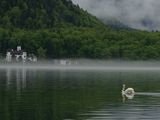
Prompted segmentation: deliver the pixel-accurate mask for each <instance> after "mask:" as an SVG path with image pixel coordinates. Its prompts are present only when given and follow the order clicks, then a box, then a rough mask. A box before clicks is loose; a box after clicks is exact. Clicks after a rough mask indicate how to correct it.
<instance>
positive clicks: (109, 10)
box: [72, 0, 160, 30]
mask: <svg viewBox="0 0 160 120" xmlns="http://www.w3.org/2000/svg"><path fill="white" fill-rule="evenodd" d="M72 1H73V3H75V4H79V6H80V7H82V8H83V9H85V10H87V11H88V12H90V13H91V14H93V15H95V16H97V17H98V18H101V19H112V18H113V19H117V20H119V21H120V22H122V23H125V24H127V25H128V26H130V27H133V28H138V29H146V30H153V29H154V30H160V15H159V14H160V13H159V11H160V7H159V6H160V1H159V0H72Z"/></svg>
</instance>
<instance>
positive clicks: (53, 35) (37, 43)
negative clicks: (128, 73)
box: [0, 0, 160, 60]
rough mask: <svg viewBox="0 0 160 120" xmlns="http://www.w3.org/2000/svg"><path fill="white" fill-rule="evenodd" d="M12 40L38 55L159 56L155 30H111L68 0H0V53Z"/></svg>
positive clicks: (159, 35) (159, 43)
mask: <svg viewBox="0 0 160 120" xmlns="http://www.w3.org/2000/svg"><path fill="white" fill-rule="evenodd" d="M118 25H121V23H120V24H118ZM116 26H117V25H116ZM17 45H21V46H22V48H23V49H25V50H26V51H27V52H29V53H34V54H35V55H37V56H38V57H39V58H96V59H97V58H99V59H145V60H146V59H160V33H159V32H147V31H139V30H134V29H133V30H128V29H121V28H119V29H113V28H112V27H108V26H106V25H104V24H103V23H102V22H101V21H99V20H98V19H97V18H96V17H94V16H92V15H90V14H88V13H87V12H86V11H84V10H83V9H81V8H79V6H77V5H74V4H72V2H71V1H70V0H14V1H13V0H1V1H0V57H1V55H3V56H5V54H6V51H7V49H10V48H14V49H15V48H16V46H17Z"/></svg>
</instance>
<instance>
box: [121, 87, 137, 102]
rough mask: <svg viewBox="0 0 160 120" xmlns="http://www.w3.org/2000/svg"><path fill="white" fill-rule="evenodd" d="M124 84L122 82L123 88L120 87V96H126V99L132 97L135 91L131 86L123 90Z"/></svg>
mask: <svg viewBox="0 0 160 120" xmlns="http://www.w3.org/2000/svg"><path fill="white" fill-rule="evenodd" d="M125 87H126V85H125V84H123V88H122V96H126V97H127V98H128V99H133V98H134V95H135V91H134V89H133V88H127V89H126V90H125Z"/></svg>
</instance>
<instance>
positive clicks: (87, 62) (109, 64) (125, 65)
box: [0, 59, 160, 71]
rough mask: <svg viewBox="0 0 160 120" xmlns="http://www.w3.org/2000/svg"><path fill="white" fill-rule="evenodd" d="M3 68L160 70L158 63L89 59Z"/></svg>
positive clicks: (1, 66)
mask: <svg viewBox="0 0 160 120" xmlns="http://www.w3.org/2000/svg"><path fill="white" fill-rule="evenodd" d="M3 68H12V69H14V68H24V69H42V70H43V69H44V70H47V69H48V70H102V71H103V70H113V71H119V70H123V71H136V70H139V71H144V70H145V71H152V70H156V71H159V70H160V62H159V61H122V60H91V59H74V60H71V59H64V60H52V61H43V62H40V61H39V62H37V63H4V64H3V63H1V64H0V69H3Z"/></svg>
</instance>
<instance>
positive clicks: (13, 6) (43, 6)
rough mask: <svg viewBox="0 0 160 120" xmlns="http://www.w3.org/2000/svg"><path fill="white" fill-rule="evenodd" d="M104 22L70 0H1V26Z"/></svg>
mask: <svg viewBox="0 0 160 120" xmlns="http://www.w3.org/2000/svg"><path fill="white" fill-rule="evenodd" d="M62 24H63V25H74V26H85V27H94V26H96V25H100V24H102V23H101V22H100V21H98V20H97V19H96V18H95V17H93V16H91V15H89V14H88V13H87V12H85V11H83V10H81V9H80V8H79V7H78V6H76V5H74V4H72V2H71V1H70V0H1V1H0V26H1V27H14V28H25V29H40V28H52V27H56V26H60V25H62Z"/></svg>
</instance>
